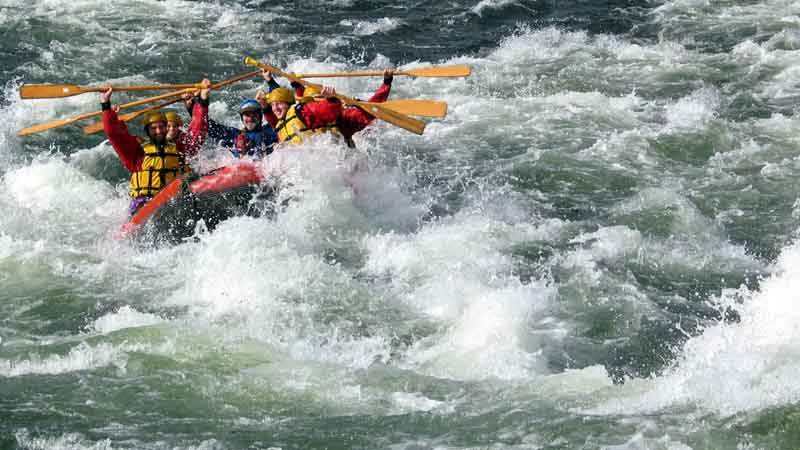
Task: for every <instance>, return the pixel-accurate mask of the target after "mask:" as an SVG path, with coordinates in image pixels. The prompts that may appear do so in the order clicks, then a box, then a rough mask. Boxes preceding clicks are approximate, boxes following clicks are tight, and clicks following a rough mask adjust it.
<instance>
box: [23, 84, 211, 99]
mask: <svg viewBox="0 0 800 450" xmlns="http://www.w3.org/2000/svg"><path fill="white" fill-rule="evenodd" d="M111 87H112V88H114V90H115V91H158V90H164V91H168V90H174V89H189V88H197V89H201V88H202V86H201V85H200V84H199V83H195V84H151V85H142V86H111ZM106 89H107V87H81V86H76V85H74V84H23V85H22V86H20V88H19V96H20V97H21V98H23V99H31V98H62V97H72V96H73V95H80V94H85V93H87V92H104V91H106Z"/></svg>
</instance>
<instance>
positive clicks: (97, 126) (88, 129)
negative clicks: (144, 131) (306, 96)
mask: <svg viewBox="0 0 800 450" xmlns="http://www.w3.org/2000/svg"><path fill="white" fill-rule="evenodd" d="M260 73H261V71H260V70H256V71H253V72H247V73H245V74H242V75H237V76H235V77H233V78H230V79H227V80H225V81H220V82H219V83H216V84H212V85H211V87H209V89H219V88H221V87H223V86H227V85H229V84H232V83H235V82H237V81H241V80H244V79H245V78H251V77H254V76H256V75H258V74H260ZM178 100H180V98H176V99H172V100H169V101H166V102H164V103H160V104H158V105H153V106H150V107H147V108H145V109H142V110H139V111H134V112H131V113H128V114H123V115H121V116H119V120H121V121H123V122H129V121H131V120H133V119H135V118H137V117H139V116H141V115H142V114H145V113H148V112H150V111H155V110H157V109H161V108H163V107H165V106H169V105H171V104H173V103H175V102H177V101H178ZM99 131H103V122H97V123H93V124H91V125H87V126H85V127H83V132H84V133H85V134H94V133H97V132H99Z"/></svg>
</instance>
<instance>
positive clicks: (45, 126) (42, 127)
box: [17, 88, 196, 136]
mask: <svg viewBox="0 0 800 450" xmlns="http://www.w3.org/2000/svg"><path fill="white" fill-rule="evenodd" d="M194 91H196V89H194V88H192V89H183V90H181V91H175V92H170V93H167V94H161V95H157V96H155V97H150V98H145V99H142V100H137V101H135V102H130V103H125V104H123V105H120V106H119V107H120V109H124V108H133V107H134V106H139V105H144V104H146V103H151V102H157V101H159V100H163V99H165V98H172V97H180V96H181V95H183V94H184V93H185V92H194ZM101 114H103V111H94V112H90V113H85V114H80V115H77V116H74V117H67V118H65V119H56V120H52V121H50V122H46V123H40V124H39V125H34V126H32V127H28V128H23V129H21V130H19V132H18V133H17V135H19V136H27V135H29V134H35V133H41V132H42V131H47V130H51V129H53V128H58V127H63V126H64V125H69V124H72V123H75V122H78V121H81V120H86V119H91V118H92V117H96V116H99V115H101Z"/></svg>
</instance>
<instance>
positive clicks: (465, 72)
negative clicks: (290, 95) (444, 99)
mask: <svg viewBox="0 0 800 450" xmlns="http://www.w3.org/2000/svg"><path fill="white" fill-rule="evenodd" d="M470 73H472V69H470V67H469V66H468V65H466V64H464V65H460V66H440V67H423V68H421V69H410V70H398V71H396V72H395V73H394V74H395V75H408V76H411V77H443V78H449V77H466V76H469V74H470ZM382 75H383V72H377V71H373V72H334V73H299V74H296V75H295V76H296V77H297V78H335V77H379V76H382Z"/></svg>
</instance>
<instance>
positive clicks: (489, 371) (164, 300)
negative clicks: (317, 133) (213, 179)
mask: <svg viewBox="0 0 800 450" xmlns="http://www.w3.org/2000/svg"><path fill="white" fill-rule="evenodd" d="M245 56H253V57H255V58H258V59H262V60H264V61H267V62H269V63H270V64H273V65H276V66H279V67H283V68H285V69H287V70H290V71H294V72H298V73H309V72H333V71H351V70H381V69H383V68H384V67H389V66H392V67H398V68H401V69H413V68H418V67H427V66H431V65H455V64H468V65H470V66H471V67H472V75H471V76H470V77H468V78H454V79H445V78H421V77H420V78H416V79H412V78H409V77H401V76H398V77H396V78H395V81H394V84H393V89H392V94H391V98H424V99H437V100H444V101H447V102H448V104H449V113H448V115H447V117H446V118H444V119H425V121H426V122H427V128H426V130H425V133H424V134H423V135H422V136H417V135H415V134H412V133H409V132H407V131H405V130H403V129H400V128H397V127H394V126H392V125H389V124H387V123H383V122H376V123H375V124H374V125H372V126H371V127H370V128H369V129H367V130H365V131H363V132H361V133H359V134H358V135H357V136H356V142H357V144H358V149H357V151H356V152H355V153H354V154H352V153H353V152H350V153H348V152H345V151H343V150H342V149H341V148H338V147H335V146H333V145H332V144H331V143H329V142H325V141H318V142H312V143H310V144H308V145H306V146H303V147H300V148H295V149H292V150H289V151H285V152H281V153H280V154H276V156H275V157H274V158H270V159H269V160H268V161H265V162H263V163H261V167H262V169H263V170H264V171H265V173H268V174H271V175H274V176H271V177H270V183H272V186H278V190H277V191H278V194H276V198H275V199H274V200H275V204H274V205H273V206H276V208H275V211H276V212H275V213H273V214H268V215H266V216H263V217H234V218H231V219H229V220H225V221H224V222H222V223H221V224H219V226H218V227H217V228H216V229H215V230H213V231H212V232H208V231H206V230H205V229H204V228H203V227H202V226H201V225H202V224H200V225H198V226H197V228H196V230H197V231H196V233H195V235H194V236H193V237H191V238H188V239H186V240H185V241H184V242H182V243H178V244H176V245H155V246H154V245H145V244H142V243H133V242H130V241H127V240H124V239H123V240H120V239H119V238H118V237H117V235H116V230H118V229H119V226H120V225H121V224H122V223H123V222H124V221H125V220H126V215H127V204H128V199H127V192H126V191H127V176H128V174H127V171H126V170H125V169H124V168H123V167H122V165H121V164H120V163H119V159H118V158H117V156H116V154H115V153H114V150H113V149H112V148H111V146H110V145H109V144H108V142H107V141H106V140H105V138H104V136H103V135H102V133H101V134H97V135H91V136H86V135H84V134H83V132H82V130H81V125H86V124H90V123H92V122H91V121H84V122H79V123H76V124H74V125H70V126H65V127H61V128H57V129H54V130H51V131H47V132H44V133H40V134H36V135H33V136H28V137H19V136H18V135H17V132H18V131H19V130H20V129H22V128H25V127H29V126H32V125H35V124H38V123H42V122H47V121H52V120H56V119H59V118H62V117H70V116H74V115H78V114H81V113H85V112H90V111H94V110H97V109H99V101H98V95H97V94H96V93H90V94H85V95H79V96H74V97H69V98H63V99H52V100H22V99H21V98H20V95H19V87H20V86H21V85H22V84H23V83H73V84H78V85H81V86H97V85H99V84H101V83H114V84H118V85H124V84H155V83H193V82H197V81H199V80H200V79H202V78H203V77H204V76H208V77H209V78H211V79H212V80H214V81H219V80H223V79H226V78H230V77H233V76H235V75H237V74H240V73H244V72H248V71H250V70H252V67H249V66H246V65H244V64H243V63H242V60H243V58H244V57H245ZM278 81H279V82H281V83H282V84H286V80H283V79H278ZM325 82H326V83H330V84H332V85H334V86H335V87H336V88H337V90H338V91H339V92H343V93H347V94H350V95H353V96H357V97H359V98H368V97H369V96H370V95H371V93H372V92H373V91H374V90H375V89H376V88H377V87H378V86H379V84H380V82H381V80H380V78H350V79H344V78H337V79H329V80H326V81H325ZM261 87H262V80H259V79H253V80H248V81H244V82H241V83H238V84H235V85H232V86H230V87H229V88H226V89H225V90H223V91H215V92H213V93H212V97H211V100H212V102H211V107H210V115H211V117H213V118H214V119H216V120H218V121H221V122H224V123H226V124H229V125H232V126H239V123H240V122H239V117H238V115H237V112H236V108H237V105H238V103H239V101H240V100H241V99H243V98H247V97H252V96H253V95H254V94H255V92H256V90H257V89H259V88H261ZM153 95H155V93H154V94H153ZM139 98H142V95H141V94H135V93H121V92H120V93H115V94H114V97H113V99H114V101H115V102H125V101H132V100H135V99H139ZM798 100H800V2H797V1H789V0H739V1H734V0H725V1H709V0H672V1H663V0H655V1H644V0H642V1H639V0H609V1H606V2H599V1H598V2H587V1H582V0H561V1H555V0H542V1H530V0H519V1H513V0H480V1H479V0H453V1H438V2H431V1H404V2H390V1H385V0H379V1H375V0H373V1H364V0H333V1H324V0H308V1H306V2H304V3H291V2H289V3H287V2H267V1H261V0H249V1H229V0H215V1H211V0H202V1H191V2H190V1H179V0H167V1H155V0H114V1H113V2H112V1H100V0H69V1H68V0H0V449H3V450H5V449H31V450H34V449H35V450H39V449H42V450H44V449H48V450H49V449H63V450H111V449H114V450H116V449H137V450H138V449H144V450H150V449H158V450H189V449H196V450H223V449H273V450H275V449H283V450H290V449H364V450H373V449H374V450H378V449H392V450H423V449H438V450H456V449H473V450H477V449H492V450H501V449H503V450H505V449H526V450H527V449H564V450H567V449H605V450H644V449H659V450H689V449H692V450H704V449H733V450H755V449H786V450H795V449H797V448H798V447H800V376H798V373H800V307H798V302H799V301H800V294H799V293H798V292H800V291H797V290H795V289H798V286H800V244H798V242H797V238H798V233H797V230H798V219H799V218H800V200H799V199H800V183H798V177H800V158H798V155H800V135H798V129H800V119H799V118H798V107H797V104H798ZM180 113H181V114H185V112H184V111H180ZM130 129H131V130H132V131H133V132H135V133H140V132H141V122H134V123H132V124H131V126H130ZM358 158H361V159H365V160H366V161H367V164H368V166H369V171H368V172H362V173H361V174H360V175H358V176H357V180H356V183H357V184H358V190H357V192H354V191H353V190H352V189H351V188H350V187H348V186H347V185H346V183H344V182H343V181H342V173H343V171H344V170H346V166H347V164H348V163H349V161H352V160H353V159H358ZM229 161H230V159H229V157H228V156H227V154H226V152H225V150H222V149H220V148H217V147H216V146H214V145H207V146H206V147H205V148H204V149H203V151H202V152H201V155H200V156H199V158H198V159H197V160H196V161H195V165H196V167H199V168H206V169H207V168H213V167H216V166H218V165H221V164H225V163H226V162H229ZM278 174H279V175H280V176H278Z"/></svg>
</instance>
